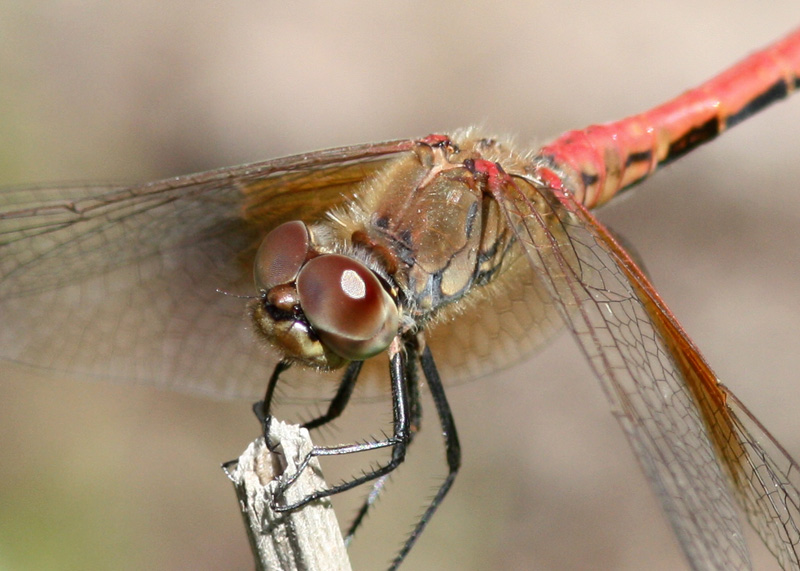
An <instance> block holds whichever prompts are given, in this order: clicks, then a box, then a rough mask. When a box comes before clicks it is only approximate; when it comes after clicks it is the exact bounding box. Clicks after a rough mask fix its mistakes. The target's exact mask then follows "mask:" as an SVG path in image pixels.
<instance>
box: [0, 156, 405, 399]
mask: <svg viewBox="0 0 800 571" xmlns="http://www.w3.org/2000/svg"><path fill="white" fill-rule="evenodd" d="M412 145H413V143H412V142H411V141H394V142H389V143H381V144H369V145H360V146H355V147H344V148H340V149H331V150H326V151H319V152H316V153H310V154H305V155H298V156H294V157H287V158H282V159H277V160H272V161H265V162H262V163H255V164H251V165H245V166H241V167H234V168H228V169H219V170H215V171H209V172H206V173H201V174H197V175H189V176H183V177H176V178H171V179H166V180H164V181H159V182H155V183H148V184H144V185H139V186H130V187H124V186H116V187H98V186H95V187H79V188H75V187H73V188H67V187H64V188H42V189H32V188H24V189H6V190H3V191H2V192H0V323H2V329H0V359H3V360H6V361H12V362H16V363H20V364H22V365H28V366H32V367H35V368H38V369H45V370H50V371H54V372H56V373H58V374H59V375H64V374H67V375H70V376H74V377H78V378H86V379H93V378H102V379H109V380H112V381H114V380H116V381H120V382H128V383H129V382H143V383H147V384H155V385H161V386H169V387H171V388H176V389H178V390H191V391H193V392H206V393H210V394H212V395H216V396H226V397H227V396H230V397H232V396H246V397H253V396H257V395H258V394H260V393H261V392H262V391H263V387H264V384H265V382H266V379H267V378H268V376H269V373H270V370H271V367H272V365H273V364H274V362H275V359H276V358H275V357H274V356H271V355H269V354H268V353H267V351H266V350H265V349H264V348H263V347H261V346H259V343H258V342H257V340H256V338H255V336H254V335H253V332H252V331H250V329H251V328H250V322H249V319H248V318H247V316H246V305H247V300H244V299H240V298H237V297H234V296H232V295H224V294H222V293H219V291H218V290H221V291H224V292H228V293H232V294H237V295H247V296H253V295H254V294H255V290H254V288H253V286H252V257H253V255H254V254H255V249H256V248H257V246H258V243H259V241H260V238H261V237H262V236H263V235H264V234H266V232H267V231H268V230H269V229H270V228H272V227H273V226H275V225H276V224H278V223H280V222H282V221H284V220H286V219H288V218H291V217H293V216H297V215H298V214H299V213H300V212H301V211H302V213H303V214H304V215H303V216H302V217H301V218H303V219H305V220H313V219H314V218H316V217H319V216H321V215H322V213H323V212H324V211H325V210H327V209H329V208H332V207H335V206H336V205H337V204H341V203H342V202H344V201H345V200H350V199H352V198H353V195H354V194H355V192H356V190H357V188H358V185H359V183H360V182H361V181H362V180H363V179H365V178H367V177H369V176H371V175H372V174H373V173H374V172H375V171H376V170H377V169H380V168H381V167H382V166H383V165H384V164H385V163H386V162H387V161H389V160H391V158H393V157H394V156H395V155H396V154H397V153H399V152H402V151H404V150H407V149H408V148H410V147H411V146H412Z"/></svg>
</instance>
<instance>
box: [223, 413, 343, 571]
mask: <svg viewBox="0 0 800 571" xmlns="http://www.w3.org/2000/svg"><path fill="white" fill-rule="evenodd" d="M269 437H270V440H271V442H273V443H276V444H277V445H278V448H277V452H276V453H274V454H273V453H272V452H270V450H269V449H268V448H267V447H266V446H265V445H264V439H263V438H259V439H257V440H255V441H254V442H252V443H251V444H250V446H248V447H247V450H245V451H244V453H243V454H242V455H241V456H240V457H239V460H238V462H235V463H234V464H235V468H233V467H232V466H229V465H226V466H225V467H224V468H225V471H226V473H227V474H228V476H229V477H230V478H231V480H232V481H233V483H234V486H235V488H236V495H237V496H238V498H239V504H240V506H241V509H242V515H243V517H244V520H245V527H246V528H247V534H248V537H249V539H250V545H251V547H252V549H253V555H254V556H255V559H256V569H258V570H259V571H296V570H304V571H349V570H350V569H351V567H350V561H349V559H348V557H347V550H346V549H345V546H344V542H343V540H342V534H341V532H340V530H339V524H338V522H337V521H336V516H335V514H334V511H333V507H332V505H331V502H330V500H329V499H327V498H325V499H322V500H318V501H315V502H313V503H311V504H309V505H307V506H305V507H303V508H301V509H299V510H295V511H292V512H283V513H278V512H275V511H273V510H272V509H270V500H271V499H272V497H273V494H274V493H275V489H276V487H277V484H278V481H277V478H278V477H279V476H281V475H286V476H288V475H290V474H294V473H295V472H296V471H297V464H298V463H299V462H301V461H302V460H303V458H305V456H306V454H308V452H309V451H310V450H311V448H312V443H311V439H310V437H309V435H308V431H307V430H306V429H304V428H301V427H300V426H297V425H289V424H285V423H283V422H278V421H277V420H275V421H273V422H272V427H271V431H270V435H269ZM229 468H231V469H229ZM325 487H326V484H325V481H324V480H323V478H322V473H321V471H320V467H319V463H318V462H317V460H316V459H314V460H312V461H311V463H310V464H309V466H308V467H307V468H306V469H305V470H304V471H303V473H302V474H301V475H300V477H299V478H298V479H297V481H296V482H294V483H293V484H292V485H291V486H289V488H288V490H286V492H285V500H280V501H281V503H283V502H295V501H298V500H300V499H302V498H303V497H305V496H306V495H307V494H309V493H311V492H313V491H315V490H319V489H324V488H325Z"/></svg>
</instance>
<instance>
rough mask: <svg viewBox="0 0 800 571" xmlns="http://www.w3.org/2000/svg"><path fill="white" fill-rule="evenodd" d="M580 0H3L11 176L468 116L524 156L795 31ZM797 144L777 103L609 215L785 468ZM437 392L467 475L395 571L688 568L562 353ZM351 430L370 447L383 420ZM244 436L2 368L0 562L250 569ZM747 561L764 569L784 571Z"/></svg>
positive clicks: (684, 8)
mask: <svg viewBox="0 0 800 571" xmlns="http://www.w3.org/2000/svg"><path fill="white" fill-rule="evenodd" d="M587 4H588V3H584V2H559V3H554V2H506V3H502V4H499V3H494V2H469V3H465V2H440V3H430V2H416V1H415V2H402V3H401V2H393V3H389V2H386V3H366V2H336V3H325V2H319V3H310V2H294V3H291V4H289V3H284V2H270V1H258V2H257V1H241V2H233V3H225V4H223V3H219V2H207V1H197V0H193V1H188V0H183V1H174V2H167V3H164V2H157V1H153V0H140V1H138V2H113V3H109V2H103V1H97V0H95V1H82V2H79V1H61V2H40V1H36V0H29V1H27V2H16V1H8V0H4V1H0V101H1V102H2V105H0V183H2V184H15V183H34V182H46V181H53V180H113V181H119V180H122V181H126V180H128V181H138V180H147V179H155V178H160V177H166V176H170V175H176V174H183V173H187V172H192V171H198V170H203V169H207V168H212V167H217V166H225V165H232V164H237V163H243V162H247V161H253V160H258V159H264V158H267V157H272V156H279V155H285V154H289V153H296V152H302V151H307V150H313V149H317V148H322V147H330V146H336V145H342V144H350V143H359V142H364V141H372V140H382V139H390V138H395V137H404V136H414V135H425V134H427V133H430V132H440V131H448V130H451V129H453V128H456V127H460V126H464V125H469V124H476V123H477V124H481V125H484V126H485V127H486V128H487V129H488V130H490V131H493V132H498V133H513V134H516V135H517V140H518V141H519V142H520V143H522V144H526V145H527V144H529V143H530V144H532V145H535V144H539V143H542V142H544V141H545V140H547V139H549V138H551V137H553V136H555V135H557V134H558V133H559V132H561V131H564V130H566V129H570V128H577V127H582V126H585V125H587V124H589V123H592V122H600V121H606V120H611V119H616V118H620V117H622V116H624V115H627V114H631V113H634V112H638V111H641V110H644V109H645V108H648V107H650V106H652V105H654V104H656V103H659V102H661V101H662V100H664V99H667V98H669V97H672V96H674V95H677V94H678V93H679V92H680V91H682V90H684V89H686V88H688V87H691V86H693V85H694V84H696V83H698V82H700V81H702V80H704V79H705V78H706V77H707V76H709V75H711V74H713V73H714V72H716V71H719V70H720V69H722V68H723V67H725V66H727V65H729V64H731V63H733V62H734V61H735V60H736V59H738V58H740V57H742V56H743V55H745V54H746V53H748V52H750V51H752V50H754V49H755V48H758V47H760V46H762V45H763V44H765V43H767V42H769V41H771V40H773V39H775V38H777V37H779V36H780V35H781V34H784V33H786V32H788V31H789V29H790V28H791V27H793V26H795V25H797V24H798V22H800V9H798V6H797V2H796V0H787V1H781V2H778V1H774V2H770V3H769V8H766V7H765V6H766V4H765V3H757V2H752V1H751V2H733V1H724V2H723V1H721V0H716V1H713V0H693V1H691V2H688V1H679V2H649V3H647V4H646V5H645V4H643V3H641V2H633V1H627V0H614V1H604V2H596V3H593V4H592V5H590V6H589V5H587ZM798 125H800V100H795V101H791V102H790V103H788V104H783V105H780V106H778V107H777V108H775V109H772V110H769V111H768V112H766V114H764V115H763V116H759V117H756V118H755V119H753V120H751V121H749V122H747V123H745V124H743V125H741V126H739V127H737V128H736V129H735V130H734V131H732V132H731V133H730V134H728V135H726V136H725V137H724V138H723V139H722V140H720V141H717V142H715V143H713V144H712V145H710V146H709V147H707V148H704V149H702V150H700V151H699V152H696V153H694V154H693V155H692V156H691V157H687V158H685V159H683V160H681V161H679V162H678V163H676V164H675V165H674V166H672V167H670V169H669V170H668V171H667V172H665V173H662V174H661V175H660V176H659V177H657V178H656V179H655V180H654V181H652V182H650V183H647V184H646V185H644V186H643V187H642V188H640V189H639V190H638V191H637V192H635V193H632V194H631V196H629V197H628V198H627V200H623V201H622V204H619V205H616V206H612V207H610V208H607V209H605V210H604V211H603V212H602V213H601V217H602V219H603V220H605V221H607V222H609V223H610V224H611V225H612V226H613V228H614V229H615V230H617V231H618V232H620V233H622V234H623V235H624V236H625V237H626V238H627V239H628V240H629V241H631V242H632V243H633V244H635V245H636V247H637V249H638V250H639V252H640V254H641V255H642V257H643V258H644V260H645V261H646V263H647V267H648V269H649V271H650V273H651V275H652V277H653V280H654V283H655V284H656V286H657V287H658V289H659V291H660V292H661V293H662V295H663V296H664V298H665V299H666V301H667V303H668V304H669V305H670V307H671V308H672V309H673V311H674V312H675V313H676V315H677V316H678V318H679V319H680V320H681V321H682V323H683V324H684V326H685V327H686V329H687V331H688V332H689V333H690V335H692V337H693V338H694V340H695V341H696V342H697V344H698V345H699V347H700V348H701V349H702V350H703V352H704V354H705V355H706V357H707V358H708V359H709V361H710V363H711V364H712V366H713V367H715V369H716V370H717V372H718V374H719V376H720V377H721V378H722V379H723V380H724V381H725V382H726V383H727V384H728V385H729V386H730V387H731V388H732V389H733V390H734V391H735V392H736V393H737V394H738V396H739V397H740V398H742V400H744V402H745V403H747V404H748V406H750V408H751V409H752V410H753V412H754V413H756V415H757V416H758V417H759V418H760V419H761V420H762V421H763V422H764V423H765V424H766V425H767V427H768V428H769V429H770V430H771V431H772V432H773V433H774V434H775V435H776V436H777V437H778V438H779V439H780V440H781V441H782V442H784V443H785V444H786V446H787V447H788V449H789V450H790V451H791V452H793V453H794V455H795V456H796V457H797V456H799V455H800V419H798V416H800V415H798V414H797V411H798V407H800V385H798V384H797V382H796V381H797V377H798V375H797V368H798V365H800V362H798V356H797V354H798V351H797V348H798V345H797V340H798V338H800V304H799V303H798V301H797V297H796V292H797V288H798V285H800V270H798V267H800V266H798V256H797V252H798V251H800V232H798V230H797V223H798V221H800V197H798V196H797V190H798V188H800V148H798V145H797V132H798ZM0 326H2V325H0ZM449 395H450V399H451V404H452V406H453V409H454V412H455V414H456V419H457V422H458V426H459V429H460V434H461V441H462V445H463V452H464V468H463V470H462V473H461V475H460V477H459V478H458V480H457V482H456V485H455V487H454V489H453V491H452V493H451V495H450V497H449V498H448V499H447V501H446V502H445V504H444V506H443V507H442V509H441V510H440V513H439V514H437V516H436V517H435V518H434V520H433V522H432V523H431V525H430V526H429V528H428V530H427V531H426V533H425V534H424V535H423V537H422V539H421V540H420V542H419V544H418V546H417V547H416V548H415V549H414V550H413V551H412V553H411V555H410V557H409V559H408V561H407V565H406V568H408V569H442V570H447V569H459V570H467V569H475V570H478V569H554V570H555V569H589V568H591V569H642V568H648V569H676V568H682V566H684V564H683V562H682V559H681V555H680V552H679V550H678V548H677V544H676V542H675V540H674V539H673V538H672V536H671V533H670V531H669V529H668V527H667V525H666V523H665V520H664V517H663V516H662V515H661V512H660V508H659V506H658V505H657V503H656V501H655V499H654V498H653V496H652V494H651V492H650V490H649V488H648V487H647V484H646V482H645V480H644V477H643V476H642V474H641V472H640V471H639V468H638V466H637V464H636V462H635V460H634V458H633V456H632V454H631V452H630V450H629V448H628V446H627V443H626V441H625V439H624V437H623V436H622V433H621V431H620V430H619V429H618V427H617V425H616V423H615V421H614V420H613V418H612V417H611V415H610V414H609V412H608V409H607V406H606V404H605V402H604V397H603V395H602V393H601V391H600V389H599V385H598V384H597V382H596V381H595V380H594V379H593V378H592V377H591V374H590V372H589V370H588V367H587V366H586V365H585V364H584V362H583V360H582V357H581V355H580V353H579V352H578V351H577V349H576V348H575V346H574V344H573V343H572V341H571V339H570V338H569V337H568V336H566V335H562V336H561V337H560V338H559V339H557V341H556V342H555V343H554V344H553V345H552V346H550V347H549V348H547V349H546V350H545V351H544V352H543V353H542V354H540V355H538V356H537V357H535V358H534V359H532V360H531V361H530V362H529V363H526V364H524V365H521V366H518V367H515V368H513V369H510V370H507V371H504V372H502V373H499V374H497V375H495V376H494V378H492V379H484V380H481V381H478V382H474V383H470V384H468V385H465V386H461V387H456V388H454V389H453V390H451V391H450V392H449ZM427 412H428V418H427V420H426V426H427V428H428V430H427V431H426V432H425V434H426V437H424V438H421V439H420V442H419V444H415V446H414V449H413V450H412V453H411V458H410V460H409V465H408V466H406V467H404V468H402V469H401V472H400V473H399V474H398V475H397V477H396V478H395V481H394V482H393V483H392V486H391V488H390V490H389V491H390V493H389V494H387V496H386V498H385V499H384V500H383V501H382V502H381V504H380V506H379V509H378V510H377V511H376V512H375V514H374V516H373V517H372V518H371V519H370V521H369V522H368V525H367V529H366V530H365V533H364V534H363V537H360V538H359V539H357V541H356V542H355V544H354V546H353V547H352V549H351V551H352V553H353V563H354V565H355V568H356V569H376V568H381V567H383V566H384V564H385V562H386V561H388V560H389V558H390V557H391V556H392V554H393V552H394V550H395V548H396V547H397V546H398V545H399V543H400V541H401V539H402V536H403V533H404V532H405V531H406V530H407V529H409V527H410V525H411V523H412V521H413V515H414V513H416V512H418V511H420V509H421V506H422V505H423V504H424V501H425V499H426V498H427V497H428V496H429V495H430V494H431V492H432V490H433V488H434V486H435V485H436V483H437V482H438V476H439V475H440V474H442V473H443V470H444V468H443V464H442V456H441V449H440V448H439V442H438V430H437V429H436V426H435V419H434V418H433V415H432V412H433V410H432V409H431V407H428V410H427ZM357 416H359V417H360V418H359V421H360V422H361V423H363V426H362V427H361V428H360V429H357V430H356V431H357V432H358V430H360V434H363V435H367V434H371V433H376V432H378V431H379V429H380V427H382V426H385V424H383V425H382V424H380V422H385V421H386V419H387V418H388V409H387V407H386V406H383V407H381V406H374V405H365V406H363V407H362V408H361V409H360V410H359V411H358V413H357ZM257 431H258V426H257V424H256V423H255V421H254V420H253V419H252V417H251V413H250V403H248V402H215V401H210V400H206V399H203V398H200V397H192V396H187V395H181V394H173V393H166V392H160V391H156V390H154V389H149V388H142V387H120V386H112V385H102V384H88V383H87V384H83V383H75V382H67V381H63V380H60V379H58V378H54V377H49V378H38V377H31V376H29V375H23V374H22V372H21V371H18V370H14V369H13V368H12V367H11V366H10V365H9V364H7V363H0V569H14V570H17V569H36V570H45V569H120V570H122V569H165V570H172V569H250V568H252V559H251V556H250V553H249V550H248V545H247V541H246V538H245V534H244V531H243V528H242V524H241V521H240V517H239V514H238V511H237V504H236V500H235V497H234V494H233V491H232V490H231V488H230V484H229V483H228V482H227V480H226V479H225V477H224V476H223V474H222V473H221V471H220V470H219V468H218V466H219V463H220V462H222V461H224V460H228V459H230V458H232V457H235V456H237V455H238V454H239V453H240V452H241V450H243V449H244V447H245V446H246V445H247V443H248V442H249V441H250V440H251V439H252V438H254V437H255V436H256V434H257ZM342 464H344V465H343V466H342ZM354 466H357V461H355V460H346V461H341V460H340V461H339V465H338V466H334V467H332V473H333V474H339V473H340V472H341V473H342V474H344V475H346V474H347V473H349V472H348V469H349V470H355V469H357V468H354ZM329 475H330V473H329ZM350 495H351V496H352V497H351V498H344V499H343V500H342V502H341V503H342V506H341V509H340V510H339V515H340V517H341V518H342V519H344V520H346V519H347V518H348V515H349V514H350V513H352V505H353V501H356V500H357V498H358V496H357V494H350ZM750 539H751V546H752V547H753V551H754V558H755V560H756V568H758V569H769V568H773V567H774V568H777V566H776V565H775V564H774V563H773V562H772V560H771V557H770V556H769V555H768V554H766V553H765V551H764V549H763V548H762V547H761V546H760V544H759V543H758V540H757V539H755V538H754V536H753V535H752V534H751V536H750ZM771 566H772V567H771Z"/></svg>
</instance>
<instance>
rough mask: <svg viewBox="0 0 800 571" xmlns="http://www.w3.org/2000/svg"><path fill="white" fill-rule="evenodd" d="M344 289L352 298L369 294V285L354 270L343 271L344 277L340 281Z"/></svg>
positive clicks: (361, 297)
mask: <svg viewBox="0 0 800 571" xmlns="http://www.w3.org/2000/svg"><path fill="white" fill-rule="evenodd" d="M339 283H340V284H341V286H342V291H343V292H344V293H345V294H347V295H348V296H349V297H350V298H352V299H363V298H364V297H365V296H366V294H367V285H366V284H365V283H364V280H363V279H362V278H361V276H360V275H358V273H357V272H355V271H353V270H345V271H343V272H342V279H341V280H340V282H339Z"/></svg>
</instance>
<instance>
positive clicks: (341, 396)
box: [303, 361, 364, 430]
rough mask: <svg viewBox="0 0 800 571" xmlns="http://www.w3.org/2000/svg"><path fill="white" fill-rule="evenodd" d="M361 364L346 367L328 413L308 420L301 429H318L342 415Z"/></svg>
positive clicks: (353, 363) (355, 362)
mask: <svg viewBox="0 0 800 571" xmlns="http://www.w3.org/2000/svg"><path fill="white" fill-rule="evenodd" d="M363 364H364V361H353V362H352V363H350V364H349V365H348V366H347V369H346V370H345V372H344V376H343V377H342V380H341V382H340V383H339V390H338V391H336V396H334V397H333V398H332V399H331V403H330V405H328V412H326V413H325V414H323V415H322V416H320V417H317V418H314V419H312V420H309V421H308V422H306V423H305V424H304V425H303V428H307V429H308V430H311V429H313V428H319V427H320V426H322V425H323V424H327V423H329V422H330V421H332V420H333V419H335V418H337V417H338V416H339V415H341V414H342V412H343V411H344V409H345V407H346V406H347V403H348V402H349V401H350V396H351V395H352V394H353V389H354V388H355V386H356V381H357V380H358V374H359V373H360V372H361V366H362V365H363Z"/></svg>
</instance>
